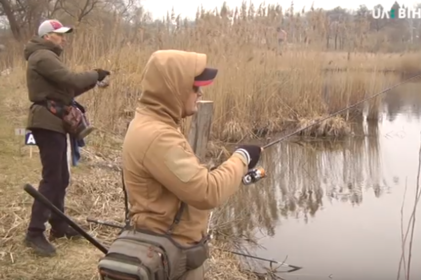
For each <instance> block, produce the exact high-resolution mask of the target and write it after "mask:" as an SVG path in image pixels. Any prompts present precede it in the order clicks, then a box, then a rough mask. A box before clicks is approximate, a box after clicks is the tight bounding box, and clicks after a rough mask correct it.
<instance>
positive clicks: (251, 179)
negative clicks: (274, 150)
mask: <svg viewBox="0 0 421 280" xmlns="http://www.w3.org/2000/svg"><path fill="white" fill-rule="evenodd" d="M420 76H421V73H419V74H417V75H414V76H412V77H411V78H408V79H405V80H403V81H402V82H400V83H397V84H395V85H393V86H391V87H388V88H386V89H384V90H382V91H380V92H378V93H376V94H374V95H372V96H369V97H367V98H364V99H363V100H361V101H358V102H356V103H354V104H352V105H350V106H348V107H345V108H343V109H341V110H339V111H336V112H334V113H332V114H330V115H328V116H326V117H324V118H322V119H319V120H318V121H314V122H313V123H311V124H309V125H307V126H305V127H303V128H300V129H298V130H296V131H294V132H291V133H289V134H287V135H285V136H282V137H280V138H278V139H277V140H274V141H272V142H270V143H268V144H266V145H264V146H262V147H261V149H262V152H263V151H264V150H266V149H267V148H269V147H271V146H273V145H275V144H278V143H280V142H282V141H284V140H285V139H287V138H289V137H291V136H293V135H296V134H298V133H300V132H302V131H304V130H306V129H308V128H310V127H312V126H315V125H318V124H321V123H322V122H324V121H326V120H327V119H330V118H332V117H334V116H336V115H339V114H341V113H343V112H346V111H348V110H349V109H352V108H354V107H356V106H358V105H360V104H362V103H364V102H367V101H368V100H370V99H373V98H375V97H377V96H379V95H381V94H383V93H386V92H389V91H391V90H392V89H394V88H396V87H398V86H401V85H403V84H405V83H407V82H409V81H410V80H413V79H415V78H417V77H420ZM264 177H266V172H265V170H264V169H263V168H262V167H257V168H253V169H251V170H249V171H248V172H247V174H246V175H245V176H244V177H243V180H242V182H243V184H244V185H250V184H254V183H256V182H258V181H259V180H261V179H263V178H264Z"/></svg>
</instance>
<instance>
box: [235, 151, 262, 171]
mask: <svg viewBox="0 0 421 280" xmlns="http://www.w3.org/2000/svg"><path fill="white" fill-rule="evenodd" d="M234 153H240V154H242V155H244V156H245V157H246V158H247V162H248V168H249V169H252V168H254V167H255V166H256V164H257V162H258V161H259V159H260V154H261V153H262V148H261V147H259V146H256V145H240V146H238V147H237V149H236V150H235V151H234Z"/></svg>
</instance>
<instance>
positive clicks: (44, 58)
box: [24, 20, 110, 256]
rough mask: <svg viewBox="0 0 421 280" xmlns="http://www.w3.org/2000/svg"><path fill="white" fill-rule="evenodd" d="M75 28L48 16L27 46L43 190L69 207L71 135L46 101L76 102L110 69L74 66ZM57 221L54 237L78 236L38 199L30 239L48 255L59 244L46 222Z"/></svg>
mask: <svg viewBox="0 0 421 280" xmlns="http://www.w3.org/2000/svg"><path fill="white" fill-rule="evenodd" d="M70 32H72V28H70V27H65V26H63V25H62V24H61V23H60V22H59V21H57V20H46V21H44V22H43V23H42V24H41V25H40V26H39V28H38V36H37V37H35V38H33V39H32V40H30V41H29V43H28V44H27V45H26V47H25V50H24V56H25V59H26V60H27V62H28V63H27V72H26V78H27V88H28V93H29V100H30V101H31V102H32V103H33V104H32V105H31V107H30V109H29V115H28V125H27V129H29V130H31V131H32V134H33V136H34V138H35V142H36V144H37V146H38V147H39V151H40V158H41V163H42V180H41V181H40V184H39V191H40V193H42V194H43V195H44V196H45V197H46V198H48V199H49V200H50V201H51V202H52V203H53V204H54V205H55V206H56V207H57V208H58V209H60V210H61V211H63V212H64V198H65V193H66V188H67V186H68V184H69V171H68V165H67V157H66V153H67V138H66V131H65V129H64V126H63V120H62V119H61V118H59V117H57V116H56V115H54V114H53V113H52V112H50V111H49V110H48V109H47V108H46V107H45V106H44V105H43V104H42V102H45V101H47V100H53V101H55V102H56V103H58V104H60V105H71V103H72V101H73V99H74V97H76V96H78V95H80V94H82V93H84V92H85V91H87V90H90V89H92V88H94V87H95V85H96V83H97V82H98V81H102V80H103V79H104V78H105V77H106V76H107V75H109V74H110V73H109V72H108V71H105V70H102V69H97V70H92V71H87V72H82V73H75V72H72V71H70V70H69V69H68V68H67V67H66V66H65V65H64V64H63V63H62V61H61V59H60V55H61V53H62V50H63V46H64V43H65V42H66V39H65V37H64V35H65V34H66V33H70ZM47 221H48V222H49V223H50V225H51V228H52V229H51V232H50V238H59V237H64V236H66V237H67V238H71V237H77V236H78V233H77V232H76V231H74V230H72V229H71V228H70V227H68V226H67V224H66V223H65V222H63V221H61V220H60V218H59V217H57V216H55V215H54V214H52V213H51V212H50V211H49V210H48V209H47V208H46V207H44V206H43V205H42V203H40V202H38V201H36V200H35V201H34V204H33V206H32V214H31V220H30V223H29V227H28V231H27V234H26V238H25V242H26V244H27V245H28V246H30V247H32V248H34V249H35V251H36V252H37V253H39V254H41V255H44V256H52V255H54V254H55V248H54V246H53V245H52V244H51V243H50V242H48V240H47V239H46V238H45V236H44V231H45V223H46V222H47Z"/></svg>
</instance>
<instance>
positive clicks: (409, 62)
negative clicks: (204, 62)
mask: <svg viewBox="0 0 421 280" xmlns="http://www.w3.org/2000/svg"><path fill="white" fill-rule="evenodd" d="M247 8H250V7H245V8H244V7H243V6H242V7H241V8H238V9H237V10H238V12H236V13H233V12H231V13H229V12H227V10H224V9H222V8H221V11H220V12H219V13H218V14H217V15H216V14H215V13H210V12H206V11H201V12H200V13H199V14H198V16H197V18H196V21H195V22H194V26H192V25H191V24H187V22H186V21H183V20H181V19H179V18H177V19H174V20H173V22H174V23H175V25H171V26H170V24H169V23H170V21H168V22H164V23H163V24H162V25H148V26H144V27H142V28H141V29H136V30H133V29H131V30H130V32H127V30H126V29H127V25H126V24H125V23H124V22H122V21H121V20H120V19H119V18H118V17H115V18H114V19H112V18H110V19H109V20H110V21H111V22H112V24H103V23H102V22H101V21H97V22H96V21H95V20H94V19H92V20H91V21H90V22H89V25H85V26H84V25H83V24H82V25H80V26H79V27H78V28H77V29H76V32H75V33H74V34H73V35H71V36H70V41H71V42H70V43H71V44H70V45H69V46H68V47H67V48H66V51H65V54H64V59H65V61H66V63H67V64H68V65H69V66H70V67H71V68H72V69H74V70H87V69H92V68H95V67H101V68H105V69H108V70H111V71H112V77H111V82H112V85H111V87H109V88H108V89H105V90H99V89H97V90H94V92H90V93H87V94H85V95H84V96H82V97H80V100H81V102H82V103H83V104H84V105H86V107H87V109H88V111H89V113H88V114H89V117H90V118H91V120H92V122H93V124H94V125H95V126H96V127H98V128H99V129H100V130H103V131H104V132H106V133H116V134H121V133H122V132H123V131H124V130H125V128H126V124H127V122H128V121H129V120H130V116H131V113H133V111H134V109H135V107H136V102H137V98H138V97H139V95H140V94H141V89H140V73H141V72H142V69H143V66H144V65H145V63H146V61H147V59H148V57H149V56H150V54H151V53H152V52H154V51H156V50H157V49H170V48H171V49H183V50H188V51H197V52H204V53H206V54H207V55H208V59H209V64H210V65H211V66H214V67H217V68H219V70H220V71H219V75H218V77H217V79H216V82H215V84H214V85H212V86H210V87H208V88H206V89H205V95H204V98H205V99H210V100H213V101H214V102H215V111H214V113H215V115H214V123H213V126H212V137H213V138H214V139H218V140H222V141H239V140H241V139H244V137H248V136H256V135H257V136H261V135H264V134H266V133H273V132H278V131H281V130H283V129H286V128H290V127H294V126H296V125H298V124H302V123H303V121H307V120H309V119H314V118H317V117H320V116H323V115H326V114H330V113H333V112H335V111H337V110H339V109H342V108H344V107H346V106H349V105H351V104H353V103H355V102H358V101H360V100H362V99H363V98H365V97H368V96H370V95H372V94H374V93H376V92H378V91H380V90H383V89H384V88H386V87H387V86H390V85H392V84H393V83H395V82H397V81H398V80H399V79H400V76H399V75H396V73H393V71H397V72H399V73H401V72H409V74H413V73H415V72H417V71H418V70H419V68H420V67H419V65H417V63H415V62H416V61H418V57H420V56H421V55H420V54H418V53H408V54H402V55H389V54H368V53H353V52H348V53H346V52H344V53H329V52H324V51H323V50H322V48H321V47H320V46H322V45H323V44H322V43H323V42H324V39H323V37H322V36H321V35H320V34H319V33H320V32H319V31H320V30H323V28H324V27H323V26H324V23H323V19H322V18H321V17H320V16H319V17H318V16H313V17H310V20H311V22H312V24H316V25H317V24H319V27H318V28H316V30H319V31H317V32H319V33H317V32H316V31H314V32H313V31H311V30H307V31H306V32H307V36H309V37H311V38H312V42H313V43H312V45H308V44H298V43H294V44H289V43H286V44H284V45H279V44H278V43H277V39H276V31H275V28H267V26H270V25H273V26H275V24H274V23H276V22H278V20H279V19H280V18H281V17H282V14H280V13H279V12H277V11H276V10H273V9H272V10H271V9H266V10H264V9H259V10H257V11H256V12H255V13H254V14H253V15H252V14H251V13H250V11H249V12H246V10H244V11H242V9H247ZM232 11H234V10H232ZM295 20H296V21H299V20H300V18H297V19H295ZM318 39H319V40H318ZM14 49H15V50H16V52H15V53H13V51H9V53H8V54H7V59H6V60H7V61H8V64H9V65H11V66H12V67H13V72H12V75H13V76H14V78H13V79H14V81H15V82H16V83H17V84H19V85H20V86H22V85H23V84H24V82H25V76H24V66H25V62H24V61H23V57H22V51H21V50H22V46H16V48H14ZM6 60H4V61H6ZM338 69H339V70H338ZM386 70H387V71H392V73H389V72H388V73H386V72H385V71H386ZM17 84H16V85H17ZM20 89H21V92H20V94H19V97H21V98H22V99H26V93H25V91H24V88H23V87H21V88H20ZM380 100H381V97H379V98H376V99H375V100H372V101H370V102H368V103H367V104H366V108H365V111H366V112H365V113H368V117H369V118H372V119H375V118H376V117H377V114H378V105H379V102H380ZM22 102H24V101H22ZM363 111H364V110H363V106H360V107H359V108H354V109H352V110H350V111H349V112H347V113H346V114H344V115H342V116H341V117H343V118H345V119H346V120H347V121H350V120H356V119H360V118H361V116H362V114H363ZM342 123H343V124H346V123H345V122H342ZM328 126H329V125H328ZM347 131H349V130H348V129H343V125H341V126H336V127H334V129H332V128H331V129H325V130H322V131H321V132H320V134H334V135H339V134H343V133H345V132H347Z"/></svg>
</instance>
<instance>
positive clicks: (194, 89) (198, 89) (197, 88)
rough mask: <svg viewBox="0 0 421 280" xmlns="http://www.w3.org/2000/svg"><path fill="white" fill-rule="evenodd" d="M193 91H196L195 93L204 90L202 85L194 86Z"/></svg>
mask: <svg viewBox="0 0 421 280" xmlns="http://www.w3.org/2000/svg"><path fill="white" fill-rule="evenodd" d="M193 92H194V93H199V92H202V91H201V89H200V87H198V86H193Z"/></svg>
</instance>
